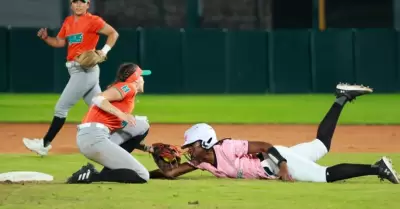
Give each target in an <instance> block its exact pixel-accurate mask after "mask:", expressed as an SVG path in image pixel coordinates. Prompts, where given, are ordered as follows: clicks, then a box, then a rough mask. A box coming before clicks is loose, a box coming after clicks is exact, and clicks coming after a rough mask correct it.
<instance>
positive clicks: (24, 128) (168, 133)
mask: <svg viewBox="0 0 400 209" xmlns="http://www.w3.org/2000/svg"><path fill="white" fill-rule="evenodd" d="M190 126H191V125H190V124H179V125H177V124H152V125H151V129H150V132H149V135H148V136H147V138H146V142H147V143H153V142H165V143H170V144H175V145H180V144H182V142H183V133H184V131H185V130H186V129H187V128H189V127H190ZM213 126H214V128H215V129H216V131H217V135H218V137H219V138H223V137H232V138H237V139H246V140H261V141H268V142H270V143H273V144H279V145H286V146H291V145H295V144H297V143H301V142H305V141H310V140H312V139H314V138H315V136H316V132H317V128H318V127H317V126H314V125H213ZM48 127H49V124H0V142H1V143H2V146H0V153H29V152H30V151H29V150H27V149H26V148H25V146H24V145H23V143H22V138H23V137H27V138H42V137H43V135H44V134H45V133H46V131H47V129H48ZM52 145H53V149H52V150H51V154H57V153H77V152H78V149H77V147H76V125H75V124H66V125H65V126H64V127H63V129H62V130H61V131H60V133H59V134H58V136H57V137H56V139H55V140H54V141H53V143H52ZM331 151H332V152H385V153H388V152H399V151H400V126H338V127H337V128H336V132H335V135H334V138H333V143H332V148H331Z"/></svg>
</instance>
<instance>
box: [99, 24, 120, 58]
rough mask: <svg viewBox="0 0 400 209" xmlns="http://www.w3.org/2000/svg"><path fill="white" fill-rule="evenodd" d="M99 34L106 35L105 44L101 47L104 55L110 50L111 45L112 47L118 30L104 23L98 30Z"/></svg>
mask: <svg viewBox="0 0 400 209" xmlns="http://www.w3.org/2000/svg"><path fill="white" fill-rule="evenodd" d="M98 33H99V34H103V35H106V36H107V41H106V44H105V45H104V47H103V49H102V50H101V51H102V52H103V53H104V55H106V54H107V53H108V51H110V50H111V48H112V47H114V45H115V43H116V42H117V39H118V37H119V34H118V32H117V31H116V30H115V29H114V28H113V27H112V26H110V25H109V24H107V23H106V24H105V25H104V27H103V28H102V29H100V30H99V31H98Z"/></svg>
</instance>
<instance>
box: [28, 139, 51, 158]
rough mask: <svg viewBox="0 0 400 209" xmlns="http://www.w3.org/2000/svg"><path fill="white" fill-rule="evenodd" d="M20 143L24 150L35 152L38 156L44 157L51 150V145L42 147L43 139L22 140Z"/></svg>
mask: <svg viewBox="0 0 400 209" xmlns="http://www.w3.org/2000/svg"><path fill="white" fill-rule="evenodd" d="M22 142H23V143H24V145H25V147H26V148H28V149H29V150H31V151H32V152H36V153H37V154H38V155H40V156H46V155H47V154H48V153H49V150H50V149H51V148H52V146H51V145H49V146H47V147H44V146H43V139H28V138H23V139H22Z"/></svg>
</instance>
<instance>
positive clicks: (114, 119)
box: [67, 63, 151, 184]
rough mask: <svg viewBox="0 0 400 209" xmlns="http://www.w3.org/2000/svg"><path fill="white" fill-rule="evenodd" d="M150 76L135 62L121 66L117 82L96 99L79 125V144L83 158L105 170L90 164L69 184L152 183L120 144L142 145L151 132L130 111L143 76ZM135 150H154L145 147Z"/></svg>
mask: <svg viewBox="0 0 400 209" xmlns="http://www.w3.org/2000/svg"><path fill="white" fill-rule="evenodd" d="M150 73H151V72H150V71H146V70H142V69H140V67H139V66H137V65H136V64H133V63H126V64H122V65H121V66H120V68H119V70H118V72H117V78H116V80H115V82H114V83H113V84H111V85H110V86H109V87H108V88H107V90H105V91H104V92H103V93H101V94H99V95H97V96H95V97H93V105H92V106H91V107H90V109H89V111H88V112H87V114H86V115H85V117H84V118H83V120H82V123H81V124H79V125H78V133H77V144H78V148H79V150H80V152H81V153H82V154H83V155H85V156H86V157H87V158H88V159H90V160H93V161H95V162H97V163H99V164H101V165H103V166H105V168H104V169H103V170H102V171H101V172H97V171H96V170H95V169H94V166H93V165H92V164H90V163H88V164H87V165H85V166H83V167H82V168H81V169H80V170H78V171H77V172H75V173H74V174H72V176H71V177H70V178H69V179H68V180H67V183H71V184H77V183H92V182H100V181H106V182H120V183H146V182H147V181H148V180H149V172H148V170H147V169H146V168H145V167H144V166H143V165H142V164H141V163H140V162H139V161H137V160H136V159H135V158H134V157H133V156H132V155H131V154H130V152H131V151H132V150H129V151H128V150H127V149H124V148H123V147H121V146H119V145H122V144H123V143H127V142H132V143H133V144H136V145H139V142H140V141H141V140H143V139H144V137H145V135H146V134H147V132H148V129H149V124H148V122H147V120H142V119H138V118H135V117H133V116H132V115H131V112H132V111H133V109H134V106H135V96H136V94H138V93H142V92H143V89H144V88H143V87H144V80H143V77H142V75H149V74H150ZM136 137H141V138H140V139H137V138H136ZM134 146H135V145H134ZM135 147H137V148H140V149H141V150H143V151H148V152H150V151H151V150H150V149H148V147H146V146H143V145H140V146H135ZM132 149H133V148H132Z"/></svg>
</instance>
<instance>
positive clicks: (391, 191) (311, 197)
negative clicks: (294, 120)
mask: <svg viewBox="0 0 400 209" xmlns="http://www.w3.org/2000/svg"><path fill="white" fill-rule="evenodd" d="M137 156H138V159H139V160H140V161H141V162H143V163H144V165H145V166H146V167H147V168H148V169H153V168H154V167H155V166H154V163H153V162H152V161H151V158H150V156H149V155H137ZM380 156H381V155H379V154H336V153H331V154H329V155H328V156H326V157H325V158H323V159H322V160H321V161H320V162H319V163H320V164H322V165H332V164H335V163H341V162H355V163H373V162H375V161H376V160H377V159H379V157H380ZM390 157H392V159H393V162H394V163H395V164H396V162H397V163H400V154H397V155H395V154H393V155H391V156H390ZM86 162H87V161H86V160H85V159H84V157H82V156H81V155H52V156H50V157H45V158H40V157H37V156H35V155H33V154H32V155H0V165H1V171H3V172H4V171H14V170H25V171H26V170H33V171H40V172H45V173H49V174H52V175H54V177H55V182H54V183H51V184H25V185H19V184H13V185H1V184H0V208H2V209H3V208H4V209H6V208H21V209H25V208H46V209H54V208H58V209H63V208H67V209H74V208H84V209H98V208H99V209H100V208H107V209H112V208H116V209H117V208H118V209H121V208H140V209H142V208H143V209H144V208H171V209H178V208H213V209H215V208H218V209H223V208H226V209H231V208H257V209H258V208H279V209H293V208H308V209H322V208H329V209H347V208H348V209H350V208H351V209H354V208H360V209H368V208H371V209H376V208H386V209H392V208H393V209H395V208H396V209H398V208H399V207H400V203H399V202H398V201H397V198H398V197H399V195H400V189H399V188H400V187H399V186H398V185H393V184H390V183H388V182H387V181H385V182H382V183H381V182H380V181H379V179H378V178H377V177H362V178H358V179H353V180H349V181H347V182H344V183H343V182H337V183H332V184H324V183H294V184H293V183H283V182H272V181H262V180H229V179H224V180H222V179H216V178H214V177H212V176H210V175H209V174H208V173H206V172H201V171H195V172H194V173H192V174H188V175H187V176H182V178H181V180H174V181H168V180H151V181H150V182H149V183H148V184H145V185H122V184H113V183H105V184H90V185H66V184H63V182H64V180H65V179H66V178H67V177H68V176H69V175H70V174H71V173H72V172H74V171H75V170H77V169H78V168H80V166H81V165H83V164H84V163H86ZM96 165H97V164H96ZM98 168H99V167H98ZM196 201H198V204H195V205H193V204H189V202H191V203H193V202H196Z"/></svg>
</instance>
